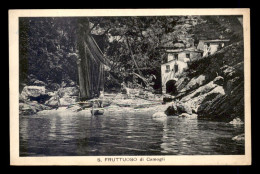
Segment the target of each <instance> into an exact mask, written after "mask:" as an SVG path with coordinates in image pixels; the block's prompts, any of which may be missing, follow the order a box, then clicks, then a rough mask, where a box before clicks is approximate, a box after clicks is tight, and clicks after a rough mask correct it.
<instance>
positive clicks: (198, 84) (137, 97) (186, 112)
mask: <svg viewBox="0 0 260 174" xmlns="http://www.w3.org/2000/svg"><path fill="white" fill-rule="evenodd" d="M243 77H244V76H243V43H242V42H237V43H234V44H232V45H230V46H227V47H225V48H224V49H222V50H220V51H218V52H216V53H215V54H214V55H211V56H209V57H206V58H204V59H201V60H197V61H195V62H192V63H191V64H190V68H189V69H188V70H187V71H185V72H184V73H183V74H182V76H180V77H179V79H178V81H177V82H176V88H177V91H178V94H177V95H176V96H171V95H157V94H153V93H151V92H148V91H145V90H141V89H128V90H126V91H127V92H126V93H124V94H122V93H118V94H111V95H109V94H107V95H105V97H104V99H103V101H104V103H107V104H108V105H111V107H115V106H116V107H119V108H122V107H130V108H135V109H138V108H150V109H151V110H154V109H153V108H157V110H154V113H153V114H155V113H156V112H161V113H160V114H159V113H157V114H155V115H154V117H160V116H162V117H164V116H165V115H166V116H181V117H197V118H198V119H209V120H217V121H218V120H219V121H226V122H232V123H235V122H237V123H238V124H240V123H243V121H244V92H243V90H244V86H243V84H244V79H243ZM32 79H33V80H31V82H30V83H29V84H30V85H29V86H25V87H24V88H23V90H22V92H21V94H20V97H19V113H20V114H21V115H30V114H36V113H37V112H39V111H42V110H57V109H58V108H60V107H66V108H67V109H70V110H73V111H76V112H78V111H80V110H81V109H82V107H81V106H80V105H78V104H77V102H78V101H79V98H78V96H79V87H78V86H77V85H75V83H74V82H62V84H61V85H58V84H56V85H55V84H49V85H48V84H45V83H44V82H42V81H39V80H36V79H34V78H32ZM167 98H168V99H167ZM163 103H164V104H163ZM165 103H166V104H165ZM83 109H84V108H83ZM234 120H235V121H234ZM238 120H239V121H238Z"/></svg>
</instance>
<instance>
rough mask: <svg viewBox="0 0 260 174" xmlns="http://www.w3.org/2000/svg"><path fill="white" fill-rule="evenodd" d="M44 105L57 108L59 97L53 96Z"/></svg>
mask: <svg viewBox="0 0 260 174" xmlns="http://www.w3.org/2000/svg"><path fill="white" fill-rule="evenodd" d="M45 104H46V105H48V106H51V107H58V106H59V97H58V96H53V97H51V98H50V99H49V100H48V101H46V102H45Z"/></svg>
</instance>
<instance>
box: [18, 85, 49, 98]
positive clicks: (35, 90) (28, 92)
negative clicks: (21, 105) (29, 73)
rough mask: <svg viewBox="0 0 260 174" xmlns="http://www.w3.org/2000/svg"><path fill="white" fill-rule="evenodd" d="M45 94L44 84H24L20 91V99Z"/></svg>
mask: <svg viewBox="0 0 260 174" xmlns="http://www.w3.org/2000/svg"><path fill="white" fill-rule="evenodd" d="M45 94H46V91H45V87H44V86H25V87H24V88H23V91H22V93H21V99H24V100H28V99H29V98H30V97H39V96H41V95H45Z"/></svg>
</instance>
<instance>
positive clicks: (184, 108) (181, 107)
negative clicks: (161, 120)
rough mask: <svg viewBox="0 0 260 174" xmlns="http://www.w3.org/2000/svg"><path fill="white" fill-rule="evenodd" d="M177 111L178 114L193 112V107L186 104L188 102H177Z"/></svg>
mask: <svg viewBox="0 0 260 174" xmlns="http://www.w3.org/2000/svg"><path fill="white" fill-rule="evenodd" d="M177 112H178V114H180V113H187V114H190V115H191V114H192V109H191V107H190V106H189V105H188V104H186V103H179V102H178V103H177Z"/></svg>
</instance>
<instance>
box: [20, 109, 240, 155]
mask: <svg viewBox="0 0 260 174" xmlns="http://www.w3.org/2000/svg"><path fill="white" fill-rule="evenodd" d="M106 114H107V115H103V116H96V117H93V116H91V115H90V114H89V113H88V112H85V113H84V112H79V113H78V114H75V113H71V114H69V113H66V114H49V115H35V116H28V117H27V116H22V117H21V118H20V155H21V156H43V155H44V156H45V155H47V156H59V155H63V156H64V155H65V156H70V155H77V156H80V155H200V154H243V153H244V142H239V143H237V142H235V141H233V140H232V138H233V137H234V136H237V135H239V134H241V133H243V132H244V128H243V126H241V127H234V126H232V125H230V124H227V123H221V122H210V121H205V120H203V121H200V120H196V119H193V120H192V119H187V118H179V117H166V118H160V119H152V117H151V114H148V113H141V112H118V113H109V112H108V113H106Z"/></svg>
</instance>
